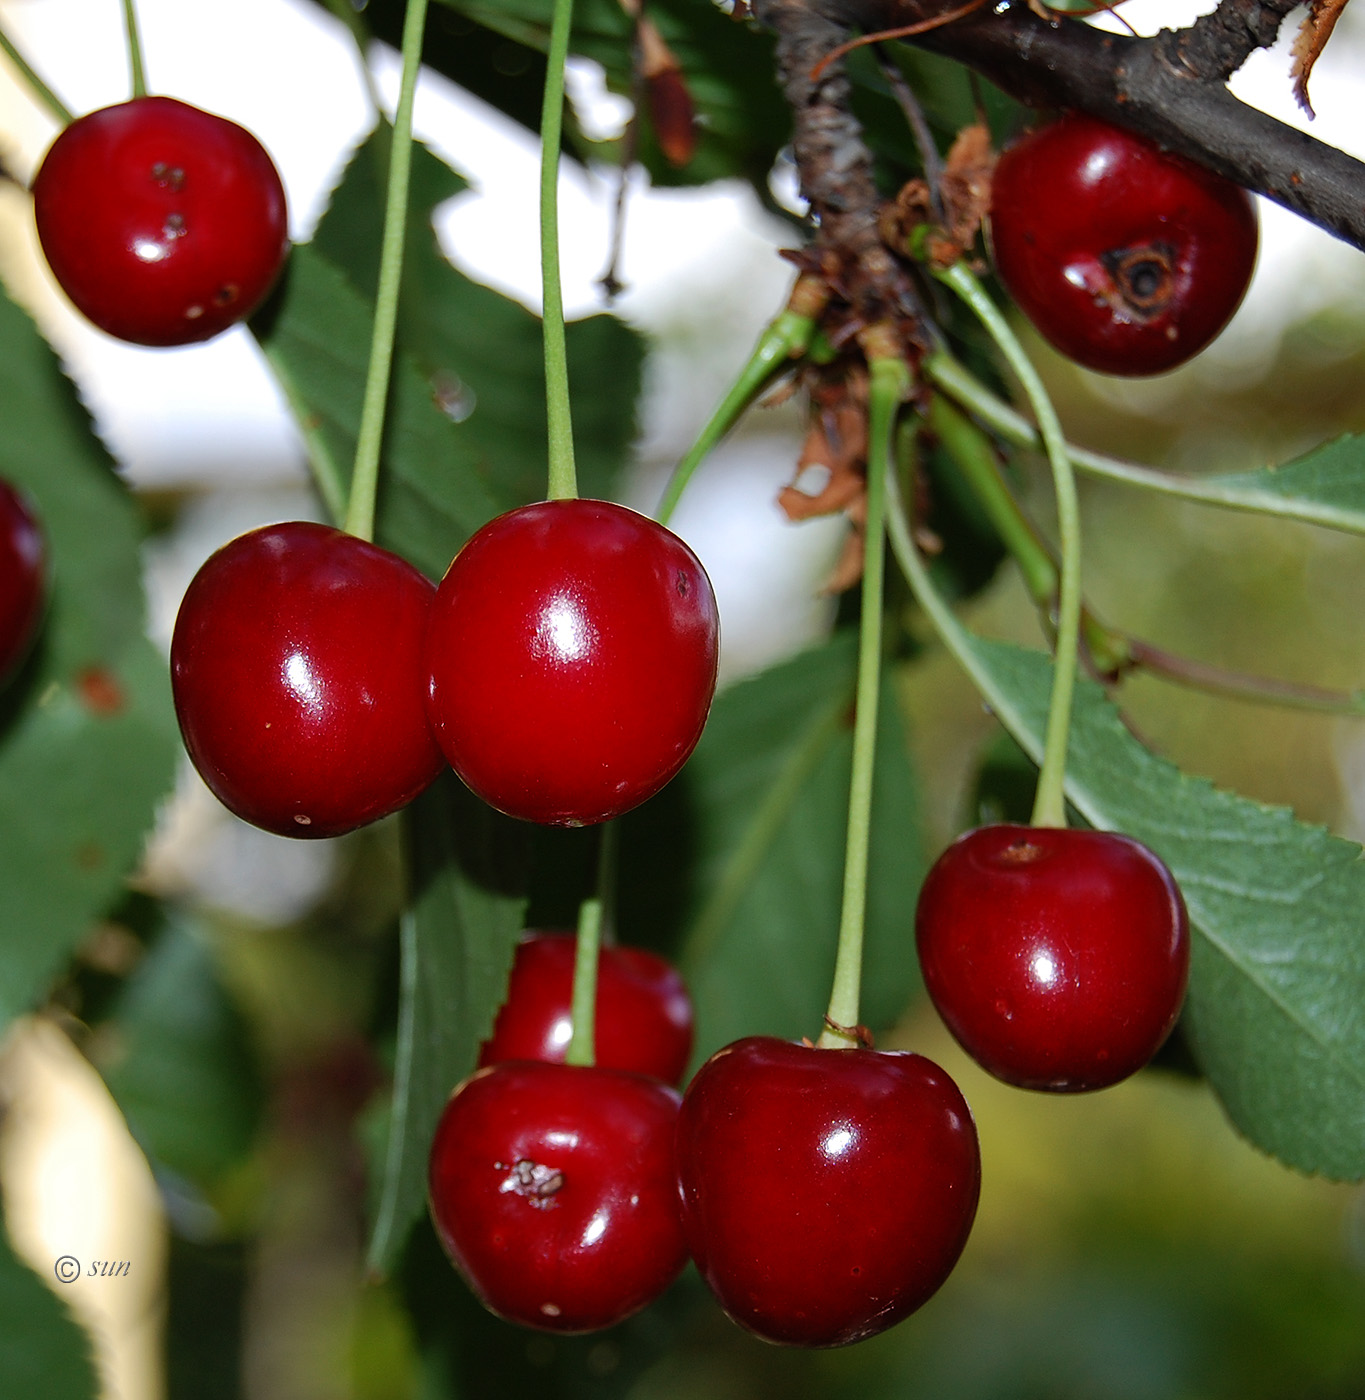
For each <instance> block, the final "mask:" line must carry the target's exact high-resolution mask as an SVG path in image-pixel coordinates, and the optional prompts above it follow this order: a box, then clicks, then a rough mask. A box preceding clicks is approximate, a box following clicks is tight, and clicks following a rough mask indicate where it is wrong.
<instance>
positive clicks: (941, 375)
mask: <svg viewBox="0 0 1365 1400" xmlns="http://www.w3.org/2000/svg"><path fill="white" fill-rule="evenodd" d="M926 373H927V374H928V375H929V376H930V377H931V378H932V379H934V380H935V381H936V382H937V383H938V384H939V385H940V386H941V387H943V388H944V389H946V390H947V391H948V392H949V393H950V394H952V395H953V397H954V398H956V399H957V400H958V401H959V402H960V403H961V404H962V405H963V406H964V407H966V408H967V409H969V410H970V411H971V412H972V413H973V414H975V415H976V416H977V417H978V418H979V419H980V420H981V421H982V422H983V423H985V424H986V425H987V426H989V427H990V428H992V429H993V430H994V431H996V432H997V433H999V434H1000V435H1001V437H1003V438H1005V439H1006V440H1007V441H1009V442H1013V443H1015V444H1016V445H1017V446H1020V447H1028V448H1035V449H1036V448H1038V447H1039V446H1040V441H1041V440H1040V438H1039V436H1038V430H1037V428H1036V427H1035V426H1034V425H1033V424H1032V423H1031V422H1030V421H1029V420H1028V419H1027V418H1025V417H1024V415H1023V414H1021V413H1016V412H1015V411H1014V409H1012V408H1011V407H1010V406H1009V405H1008V404H1007V403H1005V402H1004V401H1003V400H1002V399H1000V398H998V397H997V396H996V395H995V394H993V393H992V392H991V391H990V390H989V389H987V388H986V387H985V386H984V385H983V384H981V383H980V382H979V381H977V380H975V379H974V378H973V377H972V375H971V373H970V372H968V371H967V370H965V369H964V367H963V366H962V365H960V364H958V363H957V362H956V361H954V360H953V359H952V358H951V357H950V356H948V355H945V354H943V353H938V354H935V355H933V356H931V357H930V359H929V360H928V361H926ZM1070 455H1071V459H1072V463H1073V465H1074V466H1075V467H1076V468H1077V469H1078V470H1080V471H1083V472H1086V473H1087V474H1089V475H1090V476H1099V477H1104V478H1105V479H1106V480H1109V481H1116V482H1120V483H1122V484H1123V485H1126V486H1136V487H1140V488H1142V489H1144V490H1147V491H1156V492H1158V493H1159V494H1161V495H1163V496H1175V497H1177V498H1179V499H1181V500H1187V501H1200V502H1202V503H1203V504H1205V505H1211V506H1223V507H1225V508H1227V509H1229V510H1246V511H1253V512H1255V513H1257V514H1260V515H1274V516H1279V517H1280V518H1282V519H1285V520H1303V521H1307V522H1308V523H1309V524H1312V525H1326V526H1329V527H1330V528H1332V529H1335V530H1349V531H1351V532H1352V533H1354V534H1365V437H1360V436H1346V437H1340V438H1337V439H1336V440H1335V441H1334V442H1329V443H1326V444H1325V445H1324V446H1322V447H1319V448H1316V449H1314V450H1313V451H1312V452H1309V453H1307V454H1305V455H1304V456H1302V457H1298V458H1296V459H1295V460H1294V461H1292V462H1286V463H1284V465H1282V466H1270V467H1260V468H1258V469H1257V470H1255V471H1250V472H1226V473H1221V474H1213V475H1209V476H1186V475H1182V474H1180V473H1178V472H1166V471H1158V470H1157V469H1156V468H1154V467H1144V466H1139V465H1138V464H1137V463H1135V462H1127V461H1124V460H1122V459H1121V458H1117V457H1107V456H1105V455H1104V454H1103V453H1099V452H1089V451H1086V450H1085V449H1084V448H1079V447H1072V448H1071V450H1070Z"/></svg>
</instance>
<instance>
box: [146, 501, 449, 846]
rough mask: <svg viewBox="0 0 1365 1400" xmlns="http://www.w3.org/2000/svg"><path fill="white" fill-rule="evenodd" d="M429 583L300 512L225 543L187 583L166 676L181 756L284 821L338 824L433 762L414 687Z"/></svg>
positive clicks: (224, 792)
mask: <svg viewBox="0 0 1365 1400" xmlns="http://www.w3.org/2000/svg"><path fill="white" fill-rule="evenodd" d="M434 596H435V590H434V588H433V587H432V584H431V583H430V581H429V580H428V579H426V578H424V577H423V576H422V575H421V574H420V573H418V571H417V570H416V569H414V568H413V567H412V565H411V564H409V563H407V562H406V560H403V559H400V558H399V557H398V556H397V555H396V554H391V553H390V552H389V551H388V550H386V549H380V548H378V547H377V546H376V545H372V544H367V543H365V542H364V541H363V540H359V539H356V538H355V537H354V536H353V535H347V534H344V533H343V532H342V531H340V530H334V529H332V528H331V527H330V526H326V525H316V524H313V523H311V522H309V521H300V520H295V521H289V522H287V523H285V524H280V525H267V526H264V527H263V528H261V529H259V530H253V531H251V532H250V533H249V534H245V535H241V536H239V537H238V538H237V539H235V540H232V541H230V542H229V543H228V544H226V545H224V546H223V548H222V549H220V550H218V552H217V553H216V554H214V555H212V556H211V557H210V558H209V559H208V560H207V561H206V562H205V564H204V565H203V567H202V568H201V569H200V570H199V572H198V573H197V574H196V575H195V577H194V579H193V581H192V582H191V583H190V586H189V588H188V589H187V590H186V592H185V597H184V600H183V601H182V603H181V605H180V613H179V616H178V617H177V618H176V623H175V634H174V636H173V638H172V640H171V686H172V690H173V692H174V696H175V708H176V714H177V715H178V716H179V719H180V732H181V734H182V735H183V736H184V740H185V747H186V748H187V749H188V750H189V755H190V757H191V759H193V760H194V766H195V767H196V768H197V769H198V770H199V773H200V775H201V776H202V777H203V779H204V781H205V782H206V783H207V784H208V785H209V787H210V788H212V789H213V791H214V792H215V793H216V794H217V796H218V797H219V799H220V800H221V801H222V802H223V803H224V805H225V806H227V807H229V808H230V809H231V810H232V811H233V812H235V813H236V814H237V815H238V816H239V817H242V818H243V819H245V820H246V821H249V822H252V823H254V824H255V825H256V826H259V827H264V828H265V830H267V831H274V832H277V833H279V834H280V835H282V836H338V835H340V834H341V833H342V832H346V831H351V830H353V829H354V828H356V827H358V826H364V825H365V824H366V823H367V822H372V821H376V820H378V819H379V818H380V817H383V816H387V815H388V814H389V813H390V812H394V811H397V810H398V808H400V807H402V806H404V805H405V804H406V803H408V802H410V801H411V800H412V799H413V798H414V797H415V796H416V795H417V794H418V793H419V792H420V791H421V790H422V789H423V788H424V787H426V786H427V784H428V783H430V782H431V781H432V780H433V779H434V778H435V777H436V775H437V773H439V772H440V770H441V768H442V766H443V761H442V758H441V751H440V749H439V748H438V747H437V745H436V741H435V739H434V738H433V737H432V735H431V731H430V729H429V727H428V725H427V722H426V713H425V709H424V706H423V703H422V692H423V688H424V681H425V672H424V670H423V666H422V637H423V633H424V630H425V627H426V620H427V615H428V613H429V612H430V609H431V600H432V598H433V597H434Z"/></svg>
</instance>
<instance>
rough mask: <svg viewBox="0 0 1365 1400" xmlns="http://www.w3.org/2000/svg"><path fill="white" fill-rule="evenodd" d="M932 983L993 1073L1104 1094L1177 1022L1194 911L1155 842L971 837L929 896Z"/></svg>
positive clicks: (1063, 833) (926, 957)
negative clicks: (1187, 905)
mask: <svg viewBox="0 0 1365 1400" xmlns="http://www.w3.org/2000/svg"><path fill="white" fill-rule="evenodd" d="M915 930H916V943H917V947H918V950H919V959H920V967H921V969H922V970H923V973H924V983H925V987H926V988H927V990H928V992H929V996H930V998H931V999H932V1001H933V1003H934V1005H935V1006H936V1007H937V1008H938V1011H939V1014H940V1015H941V1016H942V1017H943V1020H944V1022H945V1023H946V1024H947V1026H948V1029H949V1030H950V1031H952V1033H953V1035H954V1036H955V1037H956V1038H957V1040H958V1041H959V1042H960V1043H961V1045H962V1047H963V1048H964V1049H965V1050H966V1051H967V1053H968V1054H970V1055H971V1056H972V1058H973V1059H975V1060H976V1061H977V1062H978V1063H979V1064H980V1065H981V1066H982V1067H983V1068H984V1069H987V1070H989V1071H990V1073H992V1074H993V1075H995V1076H996V1077H997V1078H998V1079H1003V1080H1004V1081H1005V1082H1006V1083H1009V1084H1015V1085H1018V1086H1019V1087H1020V1088H1024V1089H1041V1090H1048V1091H1052V1092H1056V1093H1079V1092H1083V1091H1086V1090H1091V1089H1103V1088H1106V1087H1107V1086H1109V1085H1111V1084H1115V1083H1117V1082H1118V1081H1119V1080H1121V1079H1126V1078H1127V1077H1128V1076H1129V1075H1130V1074H1133V1073H1134V1072H1135V1071H1137V1070H1139V1069H1141V1068H1142V1066H1143V1065H1145V1064H1146V1063H1147V1062H1148V1061H1149V1060H1150V1059H1151V1058H1152V1056H1153V1055H1155V1054H1156V1052H1157V1051H1158V1050H1159V1049H1160V1048H1161V1045H1162V1043H1163V1042H1164V1041H1165V1039H1166V1037H1167V1036H1168V1035H1169V1034H1170V1032H1171V1030H1172V1028H1173V1027H1174V1026H1175V1023H1176V1019H1177V1017H1178V1016H1179V1014H1180V1007H1181V1003H1182V1001H1183V999H1184V995H1185V985H1186V982H1187V980H1188V977H1189V963H1190V939H1189V923H1188V918H1187V916H1186V912H1185V902H1184V900H1183V898H1182V897H1181V894H1180V889H1179V887H1178V886H1177V884H1176V882H1175V879H1174V877H1173V876H1172V875H1171V872H1170V871H1169V870H1168V869H1167V868H1166V866H1165V865H1164V864H1163V863H1162V861H1161V860H1160V859H1159V858H1158V857H1157V856H1156V855H1155V854H1154V853H1153V852H1152V851H1150V850H1149V849H1148V848H1147V847H1146V846H1144V845H1142V844H1141V843H1140V842H1138V841H1135V840H1133V839H1132V838H1131V837H1128V836H1122V835H1119V834H1118V833H1116V832H1108V831H1086V830H1071V829H1063V828H1057V827H1027V826H1013V825H1008V824H1001V825H998V826H984V827H978V828H977V829H976V830H974V831H969V832H967V833H966V834H964V835H963V836H960V837H959V838H958V839H957V840H956V841H955V842H954V843H953V844H952V845H951V846H949V847H948V849H947V850H946V851H944V853H943V854H942V855H941V856H940V857H939V859H938V861H937V862H936V863H935V864H934V866H933V868H932V869H931V870H930V872H929V874H928V876H927V877H926V879H925V881H924V885H923V887H922V888H921V891H920V897H919V905H918V908H917V911H916V916H915Z"/></svg>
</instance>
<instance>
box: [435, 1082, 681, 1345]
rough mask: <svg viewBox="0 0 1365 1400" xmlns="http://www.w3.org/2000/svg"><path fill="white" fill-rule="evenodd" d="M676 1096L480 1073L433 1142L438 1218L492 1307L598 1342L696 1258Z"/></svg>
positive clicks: (458, 1263) (445, 1240) (639, 1086)
mask: <svg viewBox="0 0 1365 1400" xmlns="http://www.w3.org/2000/svg"><path fill="white" fill-rule="evenodd" d="M677 1121H678V1095H677V1093H676V1091H674V1090H673V1089H670V1088H668V1087H667V1086H666V1085H664V1084H660V1083H658V1081H656V1080H653V1079H646V1078H645V1077H644V1076H643V1075H638V1074H629V1073H626V1072H625V1071H623V1070H614V1069H600V1068H595V1069H585V1068H581V1067H578V1066H573V1065H554V1064H547V1063H545V1062H543V1061H541V1062H537V1061H509V1062H506V1063H503V1064H498V1065H493V1066H491V1067H489V1068H487V1069H481V1070H479V1071H478V1072H477V1073H475V1074H474V1075H473V1076H472V1077H471V1078H469V1079H466V1080H465V1082H464V1083H463V1084H461V1085H460V1087H459V1088H458V1089H456V1090H455V1092H454V1094H453V1095H452V1096H451V1098H450V1101H449V1103H447V1104H446V1107H445V1112H444V1113H443V1114H442V1115H441V1121H440V1124H439V1125H438V1127H437V1129H436V1137H435V1140H434V1141H433V1143H432V1145H431V1163H430V1174H429V1177H428V1188H429V1200H430V1206H431V1217H432V1221H433V1223H434V1224H435V1226H436V1233H437V1234H438V1235H439V1236H440V1239H441V1243H442V1244H443V1245H444V1246H445V1249H446V1252H447V1253H448V1254H449V1255H450V1258H451V1261H452V1262H453V1263H454V1265H455V1267H456V1268H457V1269H458V1270H459V1271H460V1273H461V1274H462V1275H463V1276H464V1278H465V1280H466V1282H467V1283H468V1284H469V1286H470V1287H471V1288H472V1289H473V1290H474V1292H475V1293H476V1294H477V1295H478V1297H479V1299H480V1300H481V1301H482V1302H483V1304H484V1306H485V1307H487V1308H488V1309H490V1311H492V1312H495V1313H497V1314H498V1315H499V1316H500V1317H504V1318H507V1319H508V1320H509V1321H511V1322H520V1323H522V1324H523V1325H524V1326H527V1327H538V1328H544V1329H546V1330H549V1331H555V1332H592V1331H596V1330H597V1329H598V1328H601V1327H610V1326H611V1325H612V1324H613V1323H616V1322H620V1321H621V1320H622V1319H623V1318H626V1317H629V1316H630V1315H631V1314H632V1313H634V1312H638V1311H639V1309H641V1308H642V1307H644V1306H645V1304H646V1303H649V1302H651V1301H652V1300H653V1299H654V1298H656V1297H658V1295H659V1294H660V1293H662V1292H663V1290H664V1289H665V1288H667V1287H668V1285H669V1284H670V1283H671V1282H672V1281H673V1280H674V1278H676V1277H677V1275H678V1273H679V1272H680V1271H681V1270H682V1266H683V1264H684V1263H685V1262H686V1259H687V1250H686V1247H685V1246H684V1243H683V1235H682V1224H681V1221H680V1220H679V1217H678V1178H677V1170H676V1155H675V1148H674V1137H675V1133H676V1130H677Z"/></svg>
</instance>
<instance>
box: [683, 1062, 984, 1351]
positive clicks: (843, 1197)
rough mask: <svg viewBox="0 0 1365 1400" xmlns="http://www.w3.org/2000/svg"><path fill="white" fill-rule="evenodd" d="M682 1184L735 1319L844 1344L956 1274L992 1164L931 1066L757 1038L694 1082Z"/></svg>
mask: <svg viewBox="0 0 1365 1400" xmlns="http://www.w3.org/2000/svg"><path fill="white" fill-rule="evenodd" d="M678 1180H679V1183H680V1186H681V1189H682V1199H683V1223H684V1225H685V1227H686V1230H687V1242H688V1247H689V1248H690V1249H691V1251H692V1257H693V1259H694V1260H695V1261H696V1264H697V1267H698V1268H699V1269H700V1270H701V1273H702V1277H703V1278H705V1280H706V1282H707V1283H708V1284H709V1285H710V1287H711V1291H712V1292H713V1293H714V1294H715V1295H716V1297H717V1298H718V1299H719V1301H720V1305H721V1307H723V1308H724V1309H725V1311H726V1312H727V1313H728V1314H729V1315H730V1317H731V1318H732V1319H733V1320H734V1321H735V1322H737V1323H739V1324H740V1326H742V1327H746V1328H748V1329H749V1331H751V1332H754V1333H756V1334H757V1335H758V1336H760V1337H762V1338H764V1339H765V1340H766V1341H770V1342H779V1343H782V1344H783V1345H786V1346H803V1347H833V1346H844V1345H847V1344H848V1343H849V1342H857V1341H861V1340H862V1339H863V1338H865V1337H871V1336H873V1335H875V1334H876V1333H878V1332H883V1331H885V1330H886V1329H887V1328H888V1327H891V1326H892V1325H894V1324H895V1323H897V1322H899V1321H900V1320H901V1319H902V1318H904V1317H906V1316H908V1315H909V1314H910V1313H912V1312H914V1310H915V1309H916V1308H918V1307H919V1306H920V1305H921V1304H922V1303H923V1302H925V1301H926V1300H927V1299H928V1298H929V1297H930V1295H932V1294H933V1293H934V1292H935V1291H936V1290H937V1289H938V1287H939V1285H940V1284H941V1283H942V1282H943V1281H944V1279H946V1278H947V1277H948V1275H949V1273H951V1272H952V1268H953V1265H954V1264H956V1263H957V1260H958V1256H959V1255H960V1254H961V1253H962V1248H963V1246H964V1245H965V1244H966V1242H967V1235H968V1233H969V1232H970V1230H971V1227H972V1220H973V1219H974V1217H975V1215H976V1203H977V1197H978V1196H979V1194H980V1190H981V1154H980V1150H979V1148H978V1146H977V1139H976V1127H975V1125H974V1123H973V1122H972V1115H971V1110H970V1109H969V1108H968V1107H967V1103H966V1101H965V1100H964V1099H963V1097H962V1094H961V1093H960V1092H959V1090H958V1088H957V1085H955V1084H954V1083H953V1081H952V1080H951V1079H950V1078H949V1077H948V1076H947V1075H946V1074H945V1073H944V1072H943V1070H941V1069H940V1068H939V1067H938V1066H937V1065H936V1064H934V1063H933V1062H932V1061H931V1060H927V1059H925V1058H924V1057H923V1056H921V1055H913V1054H910V1053H909V1052H908V1051H895V1050H892V1051H873V1050H821V1049H818V1048H815V1047H813V1046H809V1045H798V1044H794V1043H792V1042H790V1041H785V1040H776V1039H773V1038H771V1037H767V1036H751V1037H749V1038H748V1039H745V1040H738V1041H736V1042H735V1043H734V1044H733V1045H729V1046H727V1047H726V1048H725V1049H724V1050H720V1051H718V1052H717V1053H716V1054H715V1055H713V1056H712V1057H711V1058H710V1059H709V1060H708V1061H707V1062H706V1063H705V1064H704V1065H703V1066H702V1067H701V1069H700V1070H698V1071H697V1074H696V1077H695V1078H694V1079H693V1080H692V1083H691V1084H690V1085H689V1086H688V1089H687V1094H686V1096H685V1097H684V1099H683V1106H682V1113H681V1115H680V1117H679V1119H678Z"/></svg>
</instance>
